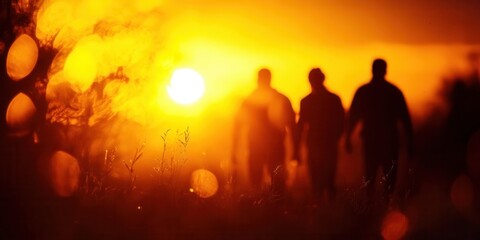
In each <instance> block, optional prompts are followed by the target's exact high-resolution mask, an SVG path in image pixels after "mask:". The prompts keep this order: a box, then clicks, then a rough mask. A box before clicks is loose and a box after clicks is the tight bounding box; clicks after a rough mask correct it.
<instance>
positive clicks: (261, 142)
mask: <svg viewBox="0 0 480 240" xmlns="http://www.w3.org/2000/svg"><path fill="white" fill-rule="evenodd" d="M240 114H242V117H243V119H244V121H245V122H246V124H247V125H248V126H249V128H248V142H249V148H250V151H251V152H252V151H266V150H268V149H274V150H279V151H280V150H281V149H283V148H284V147H283V144H284V137H285V133H286V130H285V124H284V123H285V122H286V121H287V120H286V119H285V118H288V117H292V118H293V115H294V113H293V109H292V107H291V104H290V101H289V100H288V98H286V97H285V96H284V95H282V94H280V93H279V92H277V91H276V90H274V89H272V88H267V89H256V90H255V91H254V92H253V93H252V94H251V95H250V96H249V97H248V98H247V99H246V100H245V101H244V102H243V104H242V107H241V113H240Z"/></svg>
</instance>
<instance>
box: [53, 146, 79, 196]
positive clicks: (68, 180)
mask: <svg viewBox="0 0 480 240" xmlns="http://www.w3.org/2000/svg"><path fill="white" fill-rule="evenodd" d="M50 174H51V175H50V179H51V183H52V187H53V190H54V191H55V193H56V194H58V195H59V196H61V197H69V196H72V195H73V194H74V193H75V191H77V189H78V186H79V182H80V166H79V164H78V161H77V159H75V158H74V157H73V156H71V155H70V154H68V153H66V152H63V151H57V152H55V153H54V154H53V155H52V157H51V158H50Z"/></svg>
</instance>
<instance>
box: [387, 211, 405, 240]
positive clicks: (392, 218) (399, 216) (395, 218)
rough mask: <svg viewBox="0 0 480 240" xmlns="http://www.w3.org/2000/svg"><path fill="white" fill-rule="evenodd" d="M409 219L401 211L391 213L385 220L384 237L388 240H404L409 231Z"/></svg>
mask: <svg viewBox="0 0 480 240" xmlns="http://www.w3.org/2000/svg"><path fill="white" fill-rule="evenodd" d="M408 225H409V223H408V218H407V216H405V214H403V213H401V212H400V211H396V210H394V211H391V212H389V213H387V215H386V216H385V218H384V219H383V224H382V237H383V239H386V240H396V239H402V238H403V237H404V236H405V234H406V233H407V231H408Z"/></svg>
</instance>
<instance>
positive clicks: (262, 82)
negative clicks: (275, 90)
mask: <svg viewBox="0 0 480 240" xmlns="http://www.w3.org/2000/svg"><path fill="white" fill-rule="evenodd" d="M271 80H272V73H271V72H270V70H268V69H267V68H262V69H260V71H258V86H259V87H270V82H271Z"/></svg>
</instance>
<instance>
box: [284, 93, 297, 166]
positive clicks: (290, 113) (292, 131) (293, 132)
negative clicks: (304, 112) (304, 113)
mask: <svg viewBox="0 0 480 240" xmlns="http://www.w3.org/2000/svg"><path fill="white" fill-rule="evenodd" d="M285 107H286V116H285V117H286V128H287V131H288V134H287V135H288V136H289V137H290V142H291V143H292V144H293V148H294V151H293V156H290V157H289V158H290V159H288V160H292V159H294V160H298V159H297V156H296V155H295V141H296V136H297V128H296V124H295V111H294V110H293V107H292V103H291V102H290V100H288V99H286V103H285Z"/></svg>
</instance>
